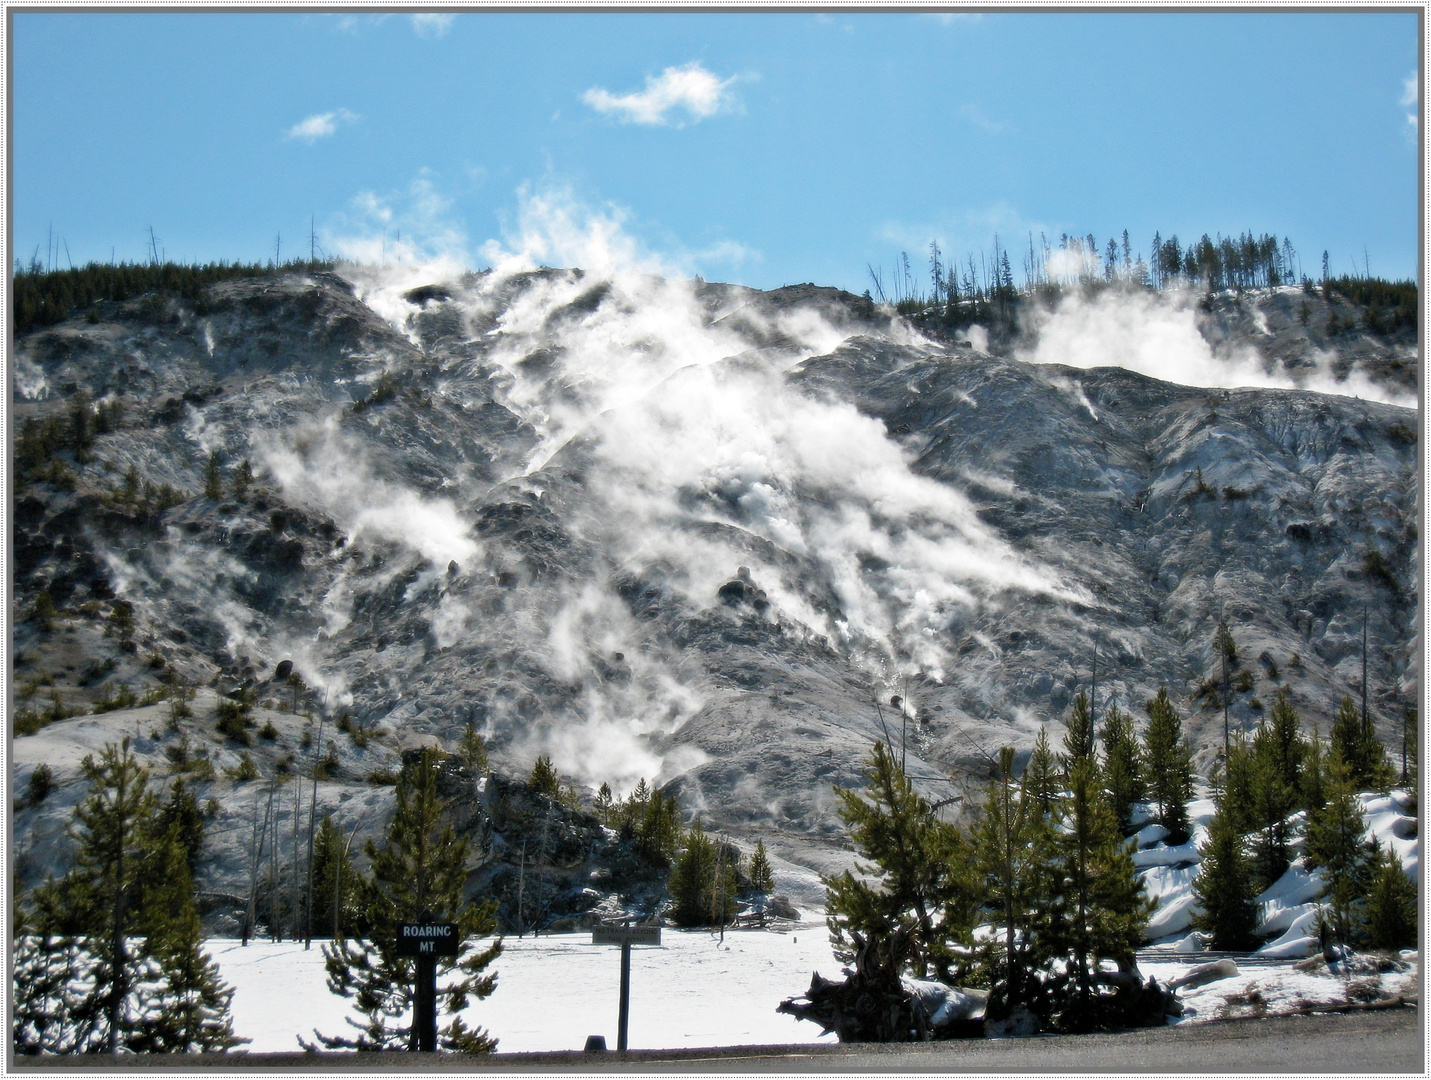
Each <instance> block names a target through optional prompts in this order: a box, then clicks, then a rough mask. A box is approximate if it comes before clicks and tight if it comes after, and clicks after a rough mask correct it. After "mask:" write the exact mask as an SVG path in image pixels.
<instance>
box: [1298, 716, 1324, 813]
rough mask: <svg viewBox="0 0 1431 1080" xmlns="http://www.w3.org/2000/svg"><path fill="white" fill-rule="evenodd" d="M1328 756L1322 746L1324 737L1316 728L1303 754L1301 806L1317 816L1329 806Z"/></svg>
mask: <svg viewBox="0 0 1431 1080" xmlns="http://www.w3.org/2000/svg"><path fill="white" fill-rule="evenodd" d="M1326 775H1327V754H1326V750H1325V749H1324V748H1323V745H1322V735H1321V732H1319V731H1318V730H1317V729H1316V728H1313V729H1312V737H1311V738H1310V739H1308V740H1307V742H1306V744H1305V746H1304V748H1303V754H1302V790H1301V792H1300V795H1301V799H1300V801H1301V804H1302V805H1303V806H1304V807H1306V809H1307V812H1308V813H1309V814H1315V813H1316V812H1317V811H1318V810H1320V809H1321V808H1322V807H1323V806H1325V805H1326V804H1327V795H1326V786H1325V785H1326Z"/></svg>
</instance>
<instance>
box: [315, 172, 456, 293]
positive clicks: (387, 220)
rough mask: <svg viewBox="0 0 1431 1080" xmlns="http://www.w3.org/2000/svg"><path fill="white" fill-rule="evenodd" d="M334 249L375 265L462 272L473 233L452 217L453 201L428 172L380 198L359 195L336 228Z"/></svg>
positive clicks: (343, 255)
mask: <svg viewBox="0 0 1431 1080" xmlns="http://www.w3.org/2000/svg"><path fill="white" fill-rule="evenodd" d="M330 231H332V232H335V233H336V236H335V237H334V239H333V240H332V247H333V250H334V251H335V252H336V253H337V254H338V255H339V256H341V257H342V258H344V259H349V260H352V261H353V262H357V263H366V264H373V265H384V264H394V263H396V264H399V265H402V266H408V267H414V268H416V267H423V268H425V269H426V271H428V272H435V268H436V267H437V266H439V265H440V266H442V267H445V268H447V270H448V272H459V273H460V272H461V270H462V269H463V268H465V267H466V265H467V263H468V262H469V261H470V260H469V256H468V243H467V234H466V231H465V230H464V228H463V226H462V224H461V222H460V221H458V220H457V219H456V218H455V217H454V216H453V213H452V199H451V198H450V197H449V196H448V195H446V194H444V192H443V191H442V189H441V188H440V186H439V184H438V181H437V178H436V177H435V176H434V174H432V173H430V172H429V171H428V170H426V169H424V170H422V171H421V172H419V173H418V175H417V176H416V177H414V178H413V180H412V182H411V183H409V184H408V186H407V188H406V189H404V190H400V191H397V192H391V193H388V194H383V195H380V194H378V193H376V192H373V191H362V192H359V193H358V194H357V195H356V196H355V197H354V198H353V201H352V204H351V210H350V211H349V212H348V213H346V214H342V215H338V217H337V219H336V220H335V222H334V223H333V225H332V226H330Z"/></svg>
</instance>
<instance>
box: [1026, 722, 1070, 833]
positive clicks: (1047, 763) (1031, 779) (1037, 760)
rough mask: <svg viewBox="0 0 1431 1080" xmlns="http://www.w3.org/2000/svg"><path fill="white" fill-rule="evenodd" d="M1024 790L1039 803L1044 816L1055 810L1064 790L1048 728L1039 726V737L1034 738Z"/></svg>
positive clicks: (1040, 811) (1039, 808)
mask: <svg viewBox="0 0 1431 1080" xmlns="http://www.w3.org/2000/svg"><path fill="white" fill-rule="evenodd" d="M1024 790H1026V791H1027V792H1028V793H1029V797H1030V798H1031V799H1033V800H1034V801H1035V802H1036V803H1037V804H1038V811H1039V813H1040V814H1041V815H1042V816H1043V817H1048V816H1049V814H1051V813H1052V812H1053V806H1054V803H1055V802H1056V801H1057V799H1058V797H1059V795H1060V794H1062V792H1063V782H1062V780H1061V779H1060V777H1059V773H1058V764H1057V762H1056V761H1055V760H1054V756H1053V750H1052V749H1051V748H1050V747H1049V745H1048V729H1047V728H1044V727H1041V728H1039V731H1038V738H1037V739H1035V740H1034V748H1033V753H1032V754H1031V755H1030V756H1029V763H1028V767H1027V768H1026V769H1024Z"/></svg>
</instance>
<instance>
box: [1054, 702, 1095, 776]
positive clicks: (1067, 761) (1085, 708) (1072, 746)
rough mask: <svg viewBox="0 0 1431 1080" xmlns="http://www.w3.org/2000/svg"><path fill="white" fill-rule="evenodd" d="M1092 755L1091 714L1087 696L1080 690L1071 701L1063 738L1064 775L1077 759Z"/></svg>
mask: <svg viewBox="0 0 1431 1080" xmlns="http://www.w3.org/2000/svg"><path fill="white" fill-rule="evenodd" d="M1091 753H1093V712H1092V710H1091V709H1090V708H1089V705H1088V695H1087V694H1085V693H1084V692H1083V691H1082V690H1080V691H1079V692H1078V696H1077V697H1075V698H1074V699H1073V710H1072V712H1071V713H1069V717H1068V731H1067V732H1066V733H1065V734H1064V736H1063V753H1062V754H1061V755H1060V758H1061V760H1062V762H1063V770H1064V773H1065V774H1067V773H1068V772H1069V770H1070V769H1071V768H1072V767H1073V763H1074V762H1075V761H1077V760H1078V759H1079V758H1083V757H1087V756H1088V755H1089V754H1091Z"/></svg>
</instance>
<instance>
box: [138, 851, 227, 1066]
mask: <svg viewBox="0 0 1431 1080" xmlns="http://www.w3.org/2000/svg"><path fill="white" fill-rule="evenodd" d="M181 828H182V827H181V825H180V824H178V823H175V824H174V825H172V826H170V827H169V828H168V829H166V830H165V831H164V833H163V835H162V836H161V837H160V838H159V839H157V840H156V842H155V846H154V848H153V852H152V855H151V859H150V862H151V866H152V868H153V875H152V877H151V879H150V883H149V885H148V888H147V892H148V895H147V896H146V903H145V905H144V916H143V920H142V929H143V930H144V932H145V936H146V939H147V942H148V945H149V948H150V950H151V951H152V952H153V953H154V955H155V956H156V957H157V958H158V961H159V965H160V967H161V968H162V970H163V973H164V978H165V986H164V994H163V998H162V1001H161V1005H160V1009H159V1011H158V1014H157V1015H156V1016H155V1017H154V1019H153V1022H152V1023H153V1027H154V1031H153V1032H152V1035H151V1040H152V1048H153V1049H156V1050H158V1049H163V1050H168V1051H180V1052H190V1053H200V1052H212V1051H218V1050H227V1049H229V1048H230V1047H231V1046H233V1045H235V1044H236V1043H238V1042H243V1041H247V1040H241V1039H238V1038H237V1037H235V1035H234V1031H233V1024H232V1023H231V1021H230V1019H229V1003H230V1002H231V1001H232V1000H233V996H234V992H233V990H232V989H230V988H229V987H228V986H226V985H224V983H223V981H222V979H220V977H219V969H218V965H217V964H215V963H214V962H213V961H212V960H210V959H209V958H208V957H207V956H205V955H204V950H203V945H204V935H203V930H202V928H201V927H200V925H199V913H198V911H197V910H196V909H195V907H194V887H193V883H192V880H191V879H190V877H189V867H188V862H187V859H188V851H187V848H186V846H185V842H184V837H183V834H182V832H181Z"/></svg>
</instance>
